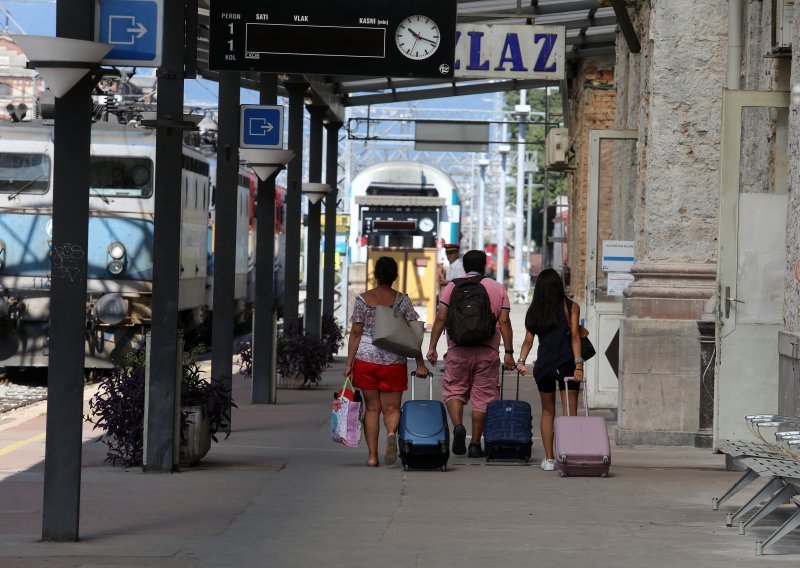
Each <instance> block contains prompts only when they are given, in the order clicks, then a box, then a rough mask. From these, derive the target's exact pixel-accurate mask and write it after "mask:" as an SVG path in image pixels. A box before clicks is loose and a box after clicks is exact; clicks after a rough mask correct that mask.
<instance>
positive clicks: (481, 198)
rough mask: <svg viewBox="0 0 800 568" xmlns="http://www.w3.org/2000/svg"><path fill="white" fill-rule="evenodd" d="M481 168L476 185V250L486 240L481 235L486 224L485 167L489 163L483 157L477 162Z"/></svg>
mask: <svg viewBox="0 0 800 568" xmlns="http://www.w3.org/2000/svg"><path fill="white" fill-rule="evenodd" d="M478 165H479V166H480V168H481V179H480V184H479V185H478V188H479V190H478V242H477V243H476V245H475V248H476V249H477V250H485V249H486V240H485V239H484V237H483V228H484V226H485V225H486V223H485V222H484V221H485V218H486V168H487V167H488V165H489V160H487V159H485V158H483V159H481V160H480V161H479V162H478Z"/></svg>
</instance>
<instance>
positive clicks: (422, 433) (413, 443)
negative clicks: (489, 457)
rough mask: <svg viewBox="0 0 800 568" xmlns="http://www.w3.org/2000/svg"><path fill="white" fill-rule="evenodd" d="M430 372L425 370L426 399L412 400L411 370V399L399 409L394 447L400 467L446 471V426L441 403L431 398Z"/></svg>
mask: <svg viewBox="0 0 800 568" xmlns="http://www.w3.org/2000/svg"><path fill="white" fill-rule="evenodd" d="M431 379H432V376H431V375H430V374H428V376H427V377H425V379H424V380H427V381H428V384H429V387H428V390H429V393H430V395H429V400H414V382H415V381H416V380H417V376H416V373H411V400H407V401H406V402H404V403H403V406H402V408H401V409H400V427H399V429H398V430H397V442H398V444H397V445H398V451H399V453H400V461H401V462H402V464H403V469H404V470H406V471H408V470H409V469H441V470H442V471H447V460H448V459H450V430H449V428H448V423H447V411H446V410H445V407H444V404H442V403H441V402H440V401H438V400H433V383H432V382H431Z"/></svg>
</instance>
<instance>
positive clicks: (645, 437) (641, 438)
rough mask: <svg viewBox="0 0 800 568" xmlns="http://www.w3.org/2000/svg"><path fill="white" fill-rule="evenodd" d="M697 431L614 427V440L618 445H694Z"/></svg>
mask: <svg viewBox="0 0 800 568" xmlns="http://www.w3.org/2000/svg"><path fill="white" fill-rule="evenodd" d="M697 440H698V432H668V431H665V430H624V429H622V428H620V427H619V426H615V427H614V442H615V443H616V444H617V445H618V446H695V444H696V443H697Z"/></svg>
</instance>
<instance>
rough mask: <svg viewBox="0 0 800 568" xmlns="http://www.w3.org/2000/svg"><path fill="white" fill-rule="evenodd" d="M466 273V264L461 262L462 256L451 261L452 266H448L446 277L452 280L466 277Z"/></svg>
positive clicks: (449, 280)
mask: <svg viewBox="0 0 800 568" xmlns="http://www.w3.org/2000/svg"><path fill="white" fill-rule="evenodd" d="M466 275H467V273H466V272H464V264H463V263H462V262H461V258H457V259H455V260H454V261H453V262H451V263H450V266H449V267H448V268H447V275H446V276H445V279H446V280H447V281H448V282H452V281H453V279H454V278H464V276H466Z"/></svg>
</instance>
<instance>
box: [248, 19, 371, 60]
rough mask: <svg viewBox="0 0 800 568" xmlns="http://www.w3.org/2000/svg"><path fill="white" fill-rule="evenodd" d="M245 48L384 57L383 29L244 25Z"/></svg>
mask: <svg viewBox="0 0 800 568" xmlns="http://www.w3.org/2000/svg"><path fill="white" fill-rule="evenodd" d="M245 51H249V52H256V53H275V54H289V55H325V56H349V57H385V56H386V28H361V27H340V26H297V25H285V24H247V39H246V41H245Z"/></svg>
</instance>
